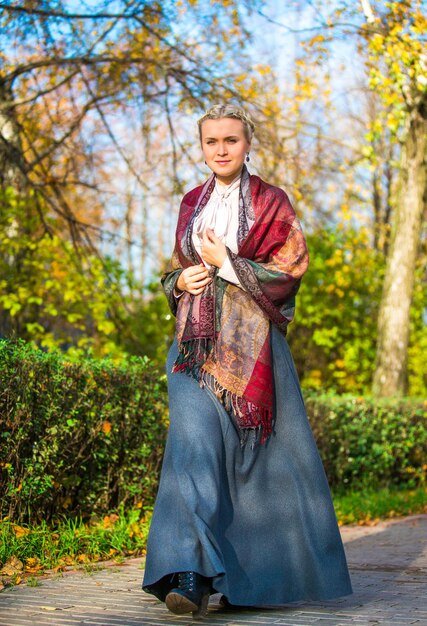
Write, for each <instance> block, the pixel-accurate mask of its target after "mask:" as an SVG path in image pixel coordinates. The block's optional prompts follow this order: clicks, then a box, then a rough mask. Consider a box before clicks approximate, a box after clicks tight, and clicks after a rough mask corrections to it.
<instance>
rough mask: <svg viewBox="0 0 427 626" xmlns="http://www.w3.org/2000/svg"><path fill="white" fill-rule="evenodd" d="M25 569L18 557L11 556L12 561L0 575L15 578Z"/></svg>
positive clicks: (9, 561) (7, 562)
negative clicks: (15, 575) (14, 576)
mask: <svg viewBox="0 0 427 626" xmlns="http://www.w3.org/2000/svg"><path fill="white" fill-rule="evenodd" d="M23 569H24V564H23V562H22V561H20V560H19V559H18V558H17V557H16V556H11V557H10V559H8V560H7V561H6V563H5V565H4V567H3V569H2V570H1V571H0V574H4V575H5V576H13V575H14V574H17V573H18V572H22V570H23Z"/></svg>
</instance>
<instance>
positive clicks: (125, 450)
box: [0, 341, 427, 523]
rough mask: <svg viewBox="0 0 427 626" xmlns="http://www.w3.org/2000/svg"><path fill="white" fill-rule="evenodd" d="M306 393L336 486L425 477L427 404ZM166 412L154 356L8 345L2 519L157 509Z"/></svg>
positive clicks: (1, 405)
mask: <svg viewBox="0 0 427 626" xmlns="http://www.w3.org/2000/svg"><path fill="white" fill-rule="evenodd" d="M304 397H305V403H306V406H307V410H308V414H309V417H310V422H311V426H312V429H313V432H314V435H315V438H316V441H317V444H318V447H319V451H320V454H321V457H322V460H323V463H324V465H325V469H326V473H327V475H328V479H329V483H330V485H331V487H332V488H333V489H334V490H335V491H336V492H339V491H346V490H347V489H350V488H351V489H358V488H370V489H372V488H380V487H386V486H392V485H402V486H407V487H415V486H418V485H421V484H423V481H424V479H425V469H426V459H427V443H426V441H427V436H426V419H425V418H426V405H425V403H424V404H423V403H422V401H420V400H416V399H403V400H398V401H397V400H395V401H391V400H381V401H374V400H372V399H369V398H356V397H354V396H326V395H325V396H318V395H314V394H310V393H308V392H306V393H305V394H304ZM167 417H168V414H167V388H166V376H165V372H164V371H159V370H158V369H156V368H154V367H153V365H152V363H151V362H150V361H149V360H148V359H146V358H144V357H130V358H129V360H128V362H126V363H123V364H121V365H115V364H114V363H112V362H111V361H109V360H95V359H93V360H89V359H88V360H85V361H82V362H80V363H68V362H66V361H65V360H64V358H63V357H61V356H60V355H58V354H55V353H46V352H43V351H41V350H37V349H33V348H31V347H29V346H28V345H26V344H25V343H24V342H21V341H0V490H1V514H2V516H8V517H9V518H10V519H12V520H14V521H17V522H24V521H25V522H31V523H36V522H38V521H40V520H42V519H51V518H53V517H57V516H58V515H59V514H62V513H67V514H68V515H71V514H80V515H85V514H92V513H94V512H95V513H100V514H101V513H105V512H106V511H109V510H111V509H114V508H116V507H118V506H119V505H120V504H123V505H124V506H125V507H129V508H130V507H132V508H133V507H141V508H144V509H147V508H149V507H150V506H152V504H153V500H154V497H155V492H156V488H157V482H158V476H159V470H160V466H161V460H162V453H163V447H164V441H165V436H166V430H167Z"/></svg>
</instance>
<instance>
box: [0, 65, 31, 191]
mask: <svg viewBox="0 0 427 626" xmlns="http://www.w3.org/2000/svg"><path fill="white" fill-rule="evenodd" d="M24 170H25V166H24V162H23V158H22V149H21V142H20V137H19V129H18V124H17V123H16V119H15V111H14V108H13V93H12V89H11V87H10V85H9V83H6V82H5V81H4V80H3V79H2V78H1V77H0V187H3V188H5V187H8V186H12V187H14V188H15V189H22V187H23V184H24V174H23V173H24Z"/></svg>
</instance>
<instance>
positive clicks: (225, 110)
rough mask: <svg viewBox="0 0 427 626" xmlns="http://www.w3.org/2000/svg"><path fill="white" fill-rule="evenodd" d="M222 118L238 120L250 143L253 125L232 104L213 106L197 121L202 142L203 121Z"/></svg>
mask: <svg viewBox="0 0 427 626" xmlns="http://www.w3.org/2000/svg"><path fill="white" fill-rule="evenodd" d="M223 117H231V118H234V119H236V120H240V121H241V122H242V124H243V131H244V133H245V137H246V139H247V141H248V142H249V143H251V141H252V136H253V133H254V130H255V124H254V123H253V121H252V119H251V117H250V116H249V114H248V113H246V111H244V110H243V109H242V108H241V107H238V106H236V105H234V104H215V106H213V107H211V108H210V109H209V110H208V111H206V113H205V114H204V115H203V116H202V117H201V118H200V119H199V120H198V121H197V125H198V127H199V137H200V141H202V124H203V122H204V121H205V120H220V119H221V118H223Z"/></svg>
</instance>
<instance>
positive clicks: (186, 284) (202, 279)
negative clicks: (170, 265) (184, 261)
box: [176, 261, 212, 296]
mask: <svg viewBox="0 0 427 626" xmlns="http://www.w3.org/2000/svg"><path fill="white" fill-rule="evenodd" d="M208 262H209V261H208ZM211 280H212V278H211V277H210V276H209V275H208V270H207V269H206V267H205V266H204V265H203V263H199V265H192V266H191V267H186V268H185V269H184V270H182V272H181V274H180V275H179V277H178V280H177V281H176V287H177V288H178V289H180V290H181V291H188V293H192V294H193V295H195V296H197V295H199V294H200V293H202V291H203V289H204V288H205V287H206V285H207V284H208V283H209V282H210V281H211Z"/></svg>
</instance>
